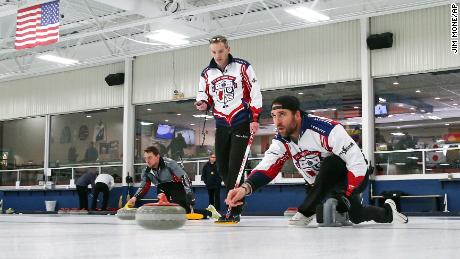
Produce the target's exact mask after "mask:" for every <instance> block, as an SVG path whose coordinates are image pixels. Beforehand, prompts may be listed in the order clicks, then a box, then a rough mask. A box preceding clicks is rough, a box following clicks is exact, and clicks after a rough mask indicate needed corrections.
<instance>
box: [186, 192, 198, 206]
mask: <svg viewBox="0 0 460 259" xmlns="http://www.w3.org/2000/svg"><path fill="white" fill-rule="evenodd" d="M185 199H186V201H187V205H189V206H193V205H195V200H196V198H195V194H194V193H193V192H187V193H186V194H185Z"/></svg>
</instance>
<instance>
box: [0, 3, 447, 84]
mask: <svg viewBox="0 0 460 259" xmlns="http://www.w3.org/2000/svg"><path fill="white" fill-rule="evenodd" d="M19 2H21V6H23V5H24V3H26V2H28V3H29V4H32V3H37V1H31V0H28V1H19V0H0V81H8V80H15V79H19V78H24V77H30V76H36V75H43V74H48V73H53V72H58V71H63V70H68V69H76V68H79V67H87V66H93V65H99V64H107V63H113V62H117V61H121V60H123V59H124V58H125V57H129V56H137V55H142V54H148V53H155V52H160V51H167V50H171V49H177V48H184V47H189V46H196V45H201V44H206V42H207V39H209V38H210V37H212V36H213V35H216V34H223V35H226V36H228V38H229V39H238V38H244V37H251V36H256V35H261V34H267V33H274V32H279V31H285V30H292V29H298V28H304V27H309V26H318V25H321V24H324V22H323V23H321V22H317V23H309V22H305V21H303V20H301V19H299V18H296V17H294V16H291V15H289V14H288V13H286V12H285V11H284V10H285V8H287V7H291V6H301V5H304V6H307V7H310V8H312V9H314V10H316V11H320V12H322V13H323V14H326V15H328V16H329V17H330V18H331V20H330V21H328V22H339V21H346V20H352V19H358V18H362V17H369V16H377V15H383V14H388V13H396V12H402V11H408V10H414V9H420V8H427V7H433V6H439V5H445V4H449V3H450V2H451V1H441V0H372V1H371V0H347V1H343V0H232V1H230V0H136V1H134V0H132V1H126V0H61V2H60V5H61V8H60V12H61V17H63V18H62V19H61V27H60V41H59V42H58V43H55V44H51V45H49V46H40V47H35V48H32V49H27V50H20V51H17V50H15V49H14V35H15V29H16V12H17V9H18V3H19ZM38 2H46V1H38ZM158 29H167V30H171V31H175V32H179V33H182V34H185V35H187V36H189V40H190V43H189V44H186V45H181V46H174V47H173V46H170V45H165V44H161V43H159V42H155V41H152V40H149V39H148V38H146V37H145V35H146V34H147V33H149V32H151V31H155V30H158ZM40 53H54V54H56V55H59V56H62V57H68V58H73V59H77V60H79V63H78V64H76V65H70V66H69V65H60V64H56V63H51V62H48V61H43V60H40V59H37V58H36V57H37V55H38V54H40Z"/></svg>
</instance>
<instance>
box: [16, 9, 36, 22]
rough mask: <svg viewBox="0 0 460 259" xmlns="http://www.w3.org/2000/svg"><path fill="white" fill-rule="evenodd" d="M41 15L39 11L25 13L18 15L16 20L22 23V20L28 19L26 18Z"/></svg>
mask: <svg viewBox="0 0 460 259" xmlns="http://www.w3.org/2000/svg"><path fill="white" fill-rule="evenodd" d="M41 13H42V11H41V10H34V11H30V12H29V13H27V14H22V15H18V16H17V20H18V21H22V20H24V19H26V18H28V17H32V16H35V15H37V14H41Z"/></svg>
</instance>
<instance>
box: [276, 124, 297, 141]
mask: <svg viewBox="0 0 460 259" xmlns="http://www.w3.org/2000/svg"><path fill="white" fill-rule="evenodd" d="M294 132H295V125H288V126H286V127H283V128H282V129H281V131H280V130H279V129H278V133H279V134H280V135H281V136H282V137H283V138H287V137H289V136H291V135H292V134H293V133H294Z"/></svg>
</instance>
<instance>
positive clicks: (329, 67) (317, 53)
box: [133, 21, 360, 104]
mask: <svg viewBox="0 0 460 259" xmlns="http://www.w3.org/2000/svg"><path fill="white" fill-rule="evenodd" d="M230 47H231V53H232V54H233V56H234V57H240V58H243V59H246V60H247V61H249V62H250V63H251V64H252V65H253V66H254V69H255V71H256V75H257V77H258V80H259V82H260V85H261V87H262V89H274V88H282V87H289V86H294V85H308V84H317V83H323V82H334V81H345V80H354V79H357V78H359V76H360V63H359V62H360V59H359V23H358V22H357V21H350V22H342V23H336V24H329V25H324V26H320V27H312V28H306V29H300V30H294V31H288V32H280V33H274V34H269V35H263V36H258V37H252V38H246V39H240V40H233V41H230ZM210 60H211V56H210V53H209V50H208V46H207V45H205V46H198V47H192V48H187V49H182V50H177V51H171V52H165V53H157V54H151V55H147V56H142V57H138V58H137V59H136V60H135V62H134V92H133V103H135V104H139V103H148V102H156V101H167V100H171V98H172V95H173V91H174V90H179V91H181V92H184V94H185V97H186V98H187V97H188V98H190V97H195V96H196V93H197V91H198V82H199V77H200V73H201V71H202V70H203V69H204V68H205V67H206V66H207V65H208V64H209V61H210Z"/></svg>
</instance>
